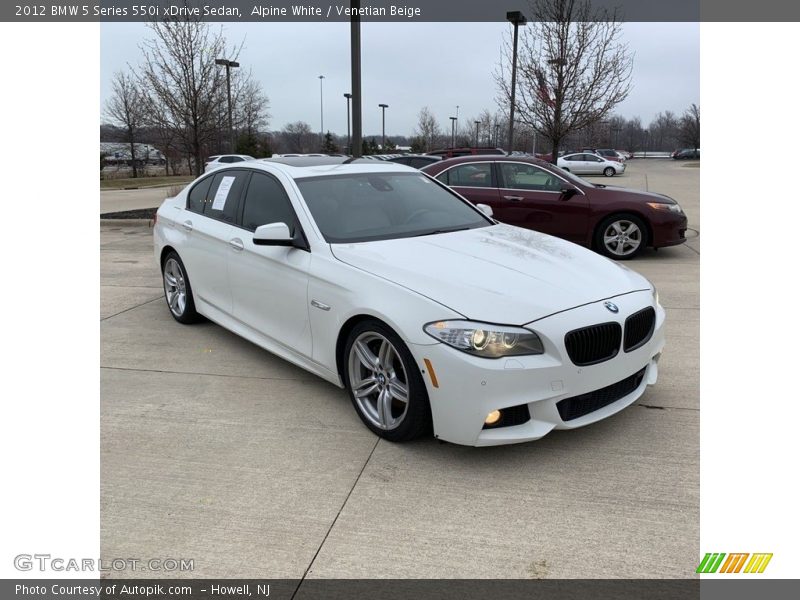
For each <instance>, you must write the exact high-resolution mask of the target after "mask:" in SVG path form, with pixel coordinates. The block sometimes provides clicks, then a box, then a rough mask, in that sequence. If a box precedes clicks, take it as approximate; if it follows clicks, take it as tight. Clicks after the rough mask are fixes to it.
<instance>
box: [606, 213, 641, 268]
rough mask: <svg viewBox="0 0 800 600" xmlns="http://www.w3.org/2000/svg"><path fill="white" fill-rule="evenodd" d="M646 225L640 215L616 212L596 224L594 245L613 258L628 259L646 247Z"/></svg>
mask: <svg viewBox="0 0 800 600" xmlns="http://www.w3.org/2000/svg"><path fill="white" fill-rule="evenodd" d="M647 242H648V235H647V226H646V225H645V223H644V221H642V219H641V218H640V217H637V216H636V215H631V214H617V215H611V216H610V217H606V218H605V219H603V221H602V222H601V223H600V225H598V226H597V229H596V230H595V234H594V247H595V250H597V251H598V252H599V253H600V254H602V255H604V256H607V257H609V258H613V259H614V260H630V259H631V258H634V257H635V256H637V255H638V254H639V253H640V252H641V251H642V250H644V248H645V247H647Z"/></svg>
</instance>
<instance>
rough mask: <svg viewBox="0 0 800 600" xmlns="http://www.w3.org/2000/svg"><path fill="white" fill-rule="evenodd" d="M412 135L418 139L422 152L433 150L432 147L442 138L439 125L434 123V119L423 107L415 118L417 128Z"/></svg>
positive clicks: (427, 109)
mask: <svg viewBox="0 0 800 600" xmlns="http://www.w3.org/2000/svg"><path fill="white" fill-rule="evenodd" d="M414 134H415V135H416V136H417V137H419V138H420V141H421V142H422V147H423V151H424V152H429V151H430V150H433V148H434V146H436V144H438V143H439V139H440V138H441V137H442V130H441V128H440V127H439V123H437V122H436V117H434V116H433V113H432V112H431V111H430V109H429V108H428V107H427V106H423V107H422V110H420V111H419V115H418V116H417V128H416V130H415V131H414Z"/></svg>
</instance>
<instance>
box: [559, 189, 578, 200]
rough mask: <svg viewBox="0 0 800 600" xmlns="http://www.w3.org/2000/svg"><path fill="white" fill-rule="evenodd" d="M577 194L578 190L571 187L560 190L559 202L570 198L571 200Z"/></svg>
mask: <svg viewBox="0 0 800 600" xmlns="http://www.w3.org/2000/svg"><path fill="white" fill-rule="evenodd" d="M577 193H578V190H576V189H575V188H573V187H565V188H561V200H569V199H570V198H572V197H573V196H574V195H575V194H577Z"/></svg>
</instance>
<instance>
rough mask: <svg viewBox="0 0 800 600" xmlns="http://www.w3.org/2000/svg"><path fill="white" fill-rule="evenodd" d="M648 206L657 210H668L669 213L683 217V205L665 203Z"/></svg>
mask: <svg viewBox="0 0 800 600" xmlns="http://www.w3.org/2000/svg"><path fill="white" fill-rule="evenodd" d="M647 206H649V207H650V208H653V209H655V210H666V211H669V212H673V213H675V214H677V215H682V214H683V209H682V208H681V205H680V204H678V203H675V204H665V203H664V202H648V203H647Z"/></svg>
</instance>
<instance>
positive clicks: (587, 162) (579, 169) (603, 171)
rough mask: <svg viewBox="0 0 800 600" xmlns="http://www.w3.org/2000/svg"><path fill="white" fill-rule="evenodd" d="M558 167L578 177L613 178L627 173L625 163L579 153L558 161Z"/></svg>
mask: <svg viewBox="0 0 800 600" xmlns="http://www.w3.org/2000/svg"><path fill="white" fill-rule="evenodd" d="M558 166H559V167H561V168H562V169H564V170H565V171H570V172H571V173H575V174H576V175H605V176H606V177H613V176H614V175H619V174H621V173H624V172H625V163H623V162H617V161H615V160H608V159H605V158H603V157H602V156H599V155H597V154H591V153H589V152H578V153H575V154H567V155H565V156H562V157H561V158H559V159H558Z"/></svg>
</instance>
